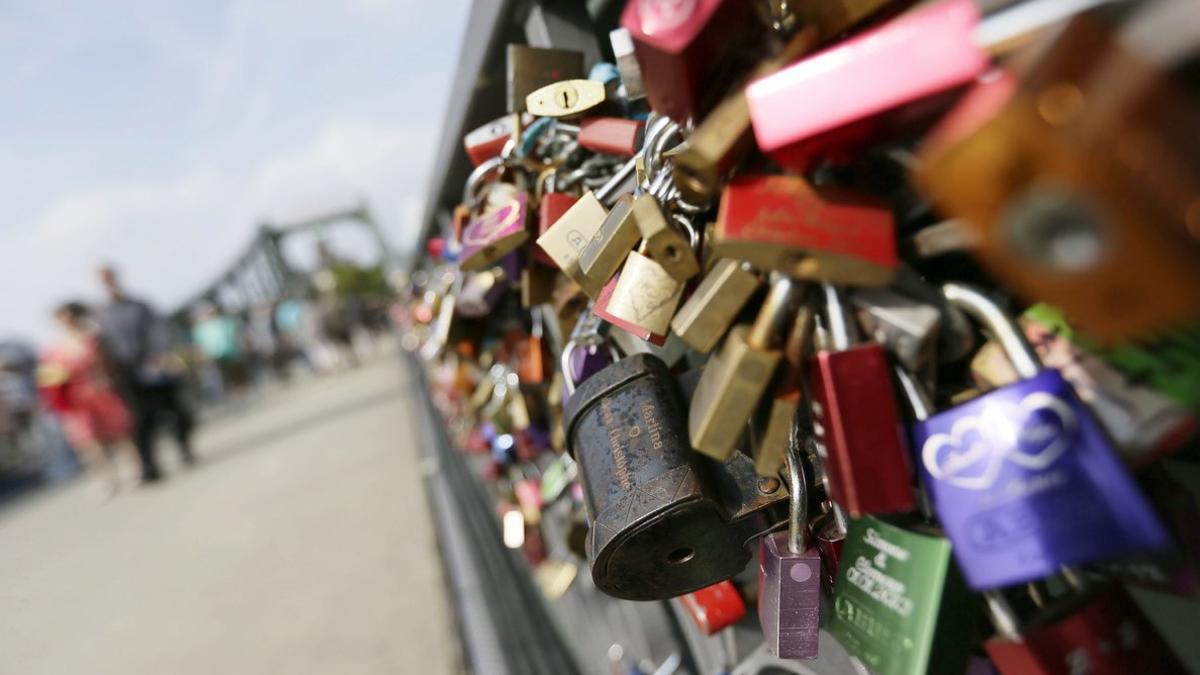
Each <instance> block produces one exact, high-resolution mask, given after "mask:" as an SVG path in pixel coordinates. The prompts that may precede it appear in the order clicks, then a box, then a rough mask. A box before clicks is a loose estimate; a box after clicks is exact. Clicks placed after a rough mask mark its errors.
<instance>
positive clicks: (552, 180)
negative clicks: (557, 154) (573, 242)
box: [531, 168, 579, 265]
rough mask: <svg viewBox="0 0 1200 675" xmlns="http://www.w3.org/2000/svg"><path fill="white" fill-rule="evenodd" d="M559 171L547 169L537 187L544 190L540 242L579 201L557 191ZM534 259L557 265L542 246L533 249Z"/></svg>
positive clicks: (541, 197)
mask: <svg viewBox="0 0 1200 675" xmlns="http://www.w3.org/2000/svg"><path fill="white" fill-rule="evenodd" d="M557 178H558V169H557V168H553V169H546V170H545V171H543V172H542V174H541V175H539V176H538V183H537V186H538V187H540V188H542V190H541V196H540V197H539V198H538V200H537V202H538V240H539V241H540V240H541V238H542V235H544V234H546V232H547V231H549V230H550V227H551V226H553V225H554V224H555V223H557V222H558V219H559V218H562V217H563V215H564V214H565V213H566V212H567V210H568V209H570V208H571V207H572V206H574V205H575V202H577V201H579V197H577V196H575V195H573V194H568V193H566V192H559V191H558V189H557ZM531 250H532V258H533V259H534V260H536V261H538V262H540V263H543V264H546V265H556V264H557V263H555V261H554V259H553V258H551V257H550V255H549V254H548V253H546V251H545V250H543V249H542V247H541V246H534V247H532V249H531Z"/></svg>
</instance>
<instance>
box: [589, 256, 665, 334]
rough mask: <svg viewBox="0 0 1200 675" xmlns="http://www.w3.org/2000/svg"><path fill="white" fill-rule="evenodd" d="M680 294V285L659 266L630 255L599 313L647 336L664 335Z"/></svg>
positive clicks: (643, 257)
mask: <svg viewBox="0 0 1200 675" xmlns="http://www.w3.org/2000/svg"><path fill="white" fill-rule="evenodd" d="M682 294H683V284H682V283H681V282H679V281H678V280H676V279H675V278H674V277H672V276H671V275H670V274H668V273H667V271H666V270H665V269H664V268H663V267H662V265H659V264H658V263H656V262H655V261H653V260H651V259H650V258H648V257H646V256H645V255H642V254H641V253H639V252H637V251H630V252H629V256H628V257H627V258H626V259H625V266H624V267H623V268H621V276H620V277H619V278H618V279H617V285H616V286H615V287H614V288H613V292H612V297H611V298H610V299H609V301H608V303H607V305H606V306H605V307H604V308H603V311H604V312H605V314H607V315H610V316H611V317H615V318H617V319H621V320H623V321H626V322H628V323H631V324H634V325H636V326H638V327H640V328H641V329H643V330H645V331H647V332H649V333H652V334H655V335H666V334H667V329H668V328H670V326H671V317H673V316H675V308H676V307H678V306H679V298H680V296H681V295H682Z"/></svg>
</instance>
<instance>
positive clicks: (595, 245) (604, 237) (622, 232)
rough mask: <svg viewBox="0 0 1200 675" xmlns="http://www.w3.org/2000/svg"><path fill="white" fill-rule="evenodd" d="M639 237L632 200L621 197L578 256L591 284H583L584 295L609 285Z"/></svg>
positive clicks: (624, 196) (581, 267)
mask: <svg viewBox="0 0 1200 675" xmlns="http://www.w3.org/2000/svg"><path fill="white" fill-rule="evenodd" d="M640 238H641V235H640V234H639V232H638V227H637V221H636V220H634V216H633V197H632V196H630V195H622V196H621V197H620V198H618V199H617V202H616V203H615V204H613V207H612V209H610V210H609V212H608V215H607V216H606V217H605V218H604V222H603V223H601V224H600V228H599V229H598V230H597V231H596V234H595V235H593V236H592V238H591V240H589V241H588V242H587V244H586V245H584V247H583V253H582V254H581V255H580V256H579V267H580V269H581V270H582V271H583V276H584V277H586V278H587V280H588V285H586V286H584V285H583V284H580V285H581V286H583V290H584V292H588V291H589V290H590V289H595V288H597V285H599V286H601V287H602V286H603V285H604V284H606V283H608V281H609V280H610V279H612V278H613V275H614V274H616V273H617V270H618V269H620V268H621V264H622V263H624V262H625V258H626V257H628V255H629V252H630V251H632V250H633V247H634V246H635V245H636V244H637V243H638V239H640ZM588 295H589V296H590V297H592V298H593V299H594V298H595V297H596V296H595V295H593V294H592V293H588Z"/></svg>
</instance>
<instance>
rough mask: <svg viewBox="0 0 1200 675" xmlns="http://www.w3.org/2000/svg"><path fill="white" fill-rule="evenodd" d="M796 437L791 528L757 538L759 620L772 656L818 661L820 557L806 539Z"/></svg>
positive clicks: (790, 464)
mask: <svg viewBox="0 0 1200 675" xmlns="http://www.w3.org/2000/svg"><path fill="white" fill-rule="evenodd" d="M792 441H793V442H792V443H790V447H789V451H788V456H787V470H788V489H789V491H790V492H791V500H790V504H791V507H790V509H789V512H788V529H787V531H786V532H773V533H770V534H766V535H763V537H762V539H761V540H760V542H759V549H758V558H759V567H758V588H759V591H758V621H759V623H760V624H762V629H763V637H764V639H765V640H766V643H767V650H768V651H770V652H771V653H772V654H774V655H776V656H779V657H782V658H786V659H814V658H816V657H817V636H818V630H819V629H820V622H821V555H820V553H818V552H817V549H815V548H812V547H811V546H810V545H809V544H808V542H807V541H806V538H807V537H806V530H807V528H808V500H809V491H808V481H807V480H806V479H805V477H804V457H803V452H802V450H801V449H800V441H799V439H796V438H793V439H792Z"/></svg>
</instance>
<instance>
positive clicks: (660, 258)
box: [632, 192, 700, 283]
mask: <svg viewBox="0 0 1200 675" xmlns="http://www.w3.org/2000/svg"><path fill="white" fill-rule="evenodd" d="M632 209H633V219H634V222H635V223H637V228H638V232H639V233H640V234H641V236H642V240H643V241H644V242H645V247H646V254H647V255H648V256H650V258H652V259H653V260H654V261H655V262H657V263H658V264H659V265H662V267H663V269H664V270H666V271H667V274H670V275H671V276H672V277H673V278H674V279H675V280H676V281H678V282H680V283H682V282H684V281H687V280H688V279H691V278H692V277H694V276H696V274H698V273H699V272H700V263H699V262H697V261H696V254H695V252H693V250H692V241H691V238H689V237H688V236H686V235H684V233H683V232H680V231H679V230H680V227H679V226H677V225H676V224H675V223H673V222H671V221H670V220H668V217H667V214H665V213H663V209H662V206H661V205H660V204H659V203H658V200H657V199H655V198H654V196H653V195H651V194H650V193H648V192H643V193H642V194H640V195H638V196H637V197H634V199H633V204H632Z"/></svg>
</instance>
